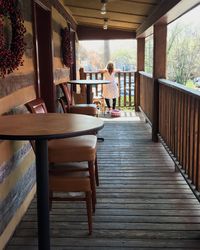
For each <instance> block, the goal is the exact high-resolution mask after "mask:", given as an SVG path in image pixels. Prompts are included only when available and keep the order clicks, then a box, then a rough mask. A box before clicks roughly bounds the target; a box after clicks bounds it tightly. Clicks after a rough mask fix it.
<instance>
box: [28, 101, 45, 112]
mask: <svg viewBox="0 0 200 250" xmlns="http://www.w3.org/2000/svg"><path fill="white" fill-rule="evenodd" d="M25 105H26V107H27V109H28V111H29V112H31V113H42V114H45V113H47V108H46V105H45V102H44V101H43V100H42V98H37V99H34V100H32V101H30V102H28V103H26V104H25Z"/></svg>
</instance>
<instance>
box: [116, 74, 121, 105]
mask: <svg viewBox="0 0 200 250" xmlns="http://www.w3.org/2000/svg"><path fill="white" fill-rule="evenodd" d="M117 78H118V89H119V98H118V106H119V107H121V74H120V72H119V73H118V77H117Z"/></svg>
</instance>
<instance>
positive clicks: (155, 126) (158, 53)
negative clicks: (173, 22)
mask: <svg viewBox="0 0 200 250" xmlns="http://www.w3.org/2000/svg"><path fill="white" fill-rule="evenodd" d="M153 38H154V48H153V49H154V50H153V54H154V60H153V78H154V86H153V100H152V102H153V103H152V108H153V110H152V112H153V121H152V140H153V141H154V142H157V141H158V136H157V134H158V132H159V83H158V78H166V47H167V25H166V24H156V25H154V37H153Z"/></svg>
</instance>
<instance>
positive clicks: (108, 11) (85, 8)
mask: <svg viewBox="0 0 200 250" xmlns="http://www.w3.org/2000/svg"><path fill="white" fill-rule="evenodd" d="M65 6H68V7H69V8H74V9H83V10H95V11H100V9H97V8H91V7H87V6H86V7H84V6H77V5H73V4H68V5H65ZM107 13H111V14H112V13H117V14H118V13H119V14H124V15H129V16H138V17H147V16H146V15H142V14H136V13H130V12H129V13H127V12H124V11H115V10H109V9H107Z"/></svg>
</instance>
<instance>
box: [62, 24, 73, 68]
mask: <svg viewBox="0 0 200 250" xmlns="http://www.w3.org/2000/svg"><path fill="white" fill-rule="evenodd" d="M61 36H62V44H61V46H62V56H63V64H64V65H65V66H67V67H70V66H71V65H72V64H73V57H72V44H71V39H70V28H69V27H66V28H64V29H62V30H61Z"/></svg>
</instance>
